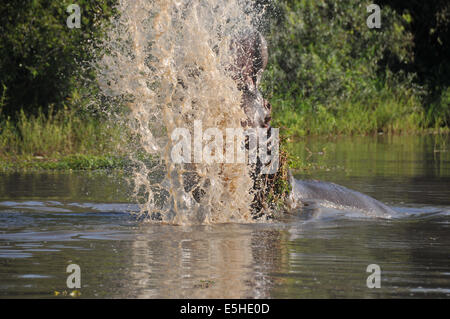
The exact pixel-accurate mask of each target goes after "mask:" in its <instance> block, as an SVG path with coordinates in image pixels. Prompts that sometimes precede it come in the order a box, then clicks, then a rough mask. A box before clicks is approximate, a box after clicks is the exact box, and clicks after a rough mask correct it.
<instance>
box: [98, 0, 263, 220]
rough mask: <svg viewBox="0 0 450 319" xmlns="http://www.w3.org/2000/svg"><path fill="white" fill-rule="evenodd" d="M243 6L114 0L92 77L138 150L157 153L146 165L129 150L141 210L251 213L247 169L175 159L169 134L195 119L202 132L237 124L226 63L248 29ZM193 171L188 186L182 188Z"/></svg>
mask: <svg viewBox="0 0 450 319" xmlns="http://www.w3.org/2000/svg"><path fill="white" fill-rule="evenodd" d="M247 2H248V3H247ZM250 7H251V4H250V1H240V0H230V1H222V0H208V1H206V0H162V1H157V0H156V1H146V0H120V1H119V3H118V6H117V9H118V11H119V12H120V15H119V17H118V18H116V19H115V20H114V21H112V28H111V29H110V31H109V33H108V36H107V40H106V41H105V43H104V45H103V46H104V48H105V49H106V52H107V54H105V55H104V56H103V58H102V60H101V61H100V68H99V70H98V73H99V83H100V86H101V88H102V91H103V93H104V94H105V95H106V96H109V97H119V98H120V100H121V101H127V103H126V104H127V107H128V109H129V110H130V117H129V121H128V124H129V126H130V127H131V129H132V132H133V133H134V135H135V136H136V137H137V139H138V145H139V147H138V149H139V150H140V151H143V152H144V153H145V154H149V155H151V156H152V158H153V160H155V159H158V160H159V165H149V164H148V162H145V161H143V160H142V157H140V158H139V159H138V157H137V156H132V157H133V159H134V162H135V167H136V168H135V170H134V184H135V193H136V194H137V196H138V199H139V201H140V203H141V211H146V212H149V213H150V214H151V215H152V216H154V217H157V218H159V219H161V220H162V221H164V222H170V223H176V224H192V223H198V222H204V223H216V222H228V221H230V220H234V221H249V220H250V209H249V208H250V204H251V200H252V196H251V194H250V190H251V186H252V183H251V179H250V177H249V172H248V167H247V166H246V165H245V164H209V165H208V164H203V163H201V164H195V165H180V164H174V163H173V162H172V161H171V158H170V153H171V149H172V141H171V140H170V138H169V137H170V136H171V133H172V132H173V130H174V129H175V128H187V129H188V130H189V131H190V132H191V136H193V134H192V133H193V123H194V121H201V123H202V125H203V129H204V130H205V129H207V128H210V127H214V128H218V129H219V130H221V131H222V132H225V129H226V128H239V127H241V121H242V120H243V119H245V114H244V113H243V111H242V109H241V107H240V100H241V92H240V91H239V90H238V89H237V87H236V83H235V82H234V81H233V79H232V78H231V76H230V74H229V68H230V64H231V63H233V59H234V57H233V54H232V49H231V43H232V40H233V38H235V37H236V36H237V35H238V34H241V33H243V32H248V31H249V30H252V29H253V26H252V21H254V20H255V17H256V15H255V14H252V13H249V12H252V10H249V8H250ZM203 143H205V142H203ZM161 171H163V172H165V174H161V173H160V172H161ZM158 172H159V174H158ZM193 176H195V181H194V182H195V185H196V186H197V187H189V186H187V185H190V184H192V178H193ZM198 194H201V196H199V195H198Z"/></svg>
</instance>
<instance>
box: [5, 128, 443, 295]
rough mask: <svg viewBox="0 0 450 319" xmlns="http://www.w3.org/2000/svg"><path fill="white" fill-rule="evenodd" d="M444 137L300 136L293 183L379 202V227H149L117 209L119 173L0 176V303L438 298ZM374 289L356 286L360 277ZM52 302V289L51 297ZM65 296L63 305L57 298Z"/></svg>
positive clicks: (343, 219)
mask: <svg viewBox="0 0 450 319" xmlns="http://www.w3.org/2000/svg"><path fill="white" fill-rule="evenodd" d="M449 142H450V138H449V136H423V137H417V136H416V137H399V136H389V137H388V136H376V137H354V138H339V139H333V138H330V139H308V140H305V141H296V142H292V143H290V148H291V150H290V151H291V152H292V153H293V154H296V155H298V156H300V157H302V158H304V159H307V161H308V162H309V163H312V165H311V166H312V168H311V169H310V170H309V171H308V173H305V172H304V171H296V172H295V175H296V177H298V178H314V179H320V180H326V181H332V182H335V183H339V184H341V185H344V186H346V187H349V188H352V189H355V190H358V191H361V192H363V193H365V194H368V195H370V196H373V197H375V198H376V199H378V200H381V201H383V202H385V203H387V204H388V205H390V206H391V207H393V208H394V209H395V210H396V211H398V212H399V216H398V217H396V218H393V219H389V220H386V219H374V218H367V217H366V216H364V215H355V214H354V213H349V212H340V211H334V212H333V211H331V212H330V211H329V212H327V213H326V214H322V215H317V216H305V215H299V216H287V217H286V218H285V219H283V220H282V221H277V222H271V223H256V224H216V225H206V226H173V225H159V224H158V225H156V224H151V223H146V222H142V221H141V220H139V219H138V218H136V217H135V215H134V214H132V213H131V212H133V211H136V210H138V207H137V206H136V205H135V204H133V203H130V201H129V198H131V196H130V195H131V194H130V190H129V187H128V186H127V183H126V182H125V177H124V176H122V175H123V173H117V172H67V173H66V172H65V173H55V172H41V173H36V172H33V173H8V174H5V173H3V174H0V297H1V298H10V297H13V298H14V297H27V298H28V297H33V298H35V297H38V298H64V296H63V294H65V293H64V291H67V292H68V293H70V292H72V291H73V290H74V289H69V288H67V285H66V280H67V277H68V276H69V273H66V267H67V266H68V265H69V264H77V265H79V266H80V269H81V288H80V289H77V290H78V291H79V292H81V298H83V297H84V298H104V297H108V298H136V297H137V298H143V297H149V298H246V297H248V298H335V297H339V298H391V297H397V298H398V297H402V298H404V297H406V298H429V297H438V298H448V297H449V296H450V265H449V261H450V259H449V256H450V232H449V231H450V187H449V186H450V152H449ZM370 264H376V265H378V266H379V267H380V269H381V273H380V278H381V288H372V289H370V288H368V287H367V277H368V276H370V275H371V273H368V272H367V271H366V270H367V266H368V265H370ZM55 292H59V293H60V294H59V295H58V296H55ZM69 298H71V297H69Z"/></svg>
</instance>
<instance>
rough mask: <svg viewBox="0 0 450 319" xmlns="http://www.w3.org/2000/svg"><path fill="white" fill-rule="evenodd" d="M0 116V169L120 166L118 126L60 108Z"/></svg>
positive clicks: (123, 163) (121, 136) (121, 164)
mask: <svg viewBox="0 0 450 319" xmlns="http://www.w3.org/2000/svg"><path fill="white" fill-rule="evenodd" d="M49 113H50V115H45V114H44V113H43V112H41V111H39V112H38V114H37V115H35V116H26V115H25V113H24V112H23V111H21V112H20V113H19V114H18V119H17V121H13V120H11V119H10V118H4V117H3V118H2V117H0V171H6V170H23V169H51V170H54V169H55V170H58V169H59V170H62V169H77V170H79V169H82V170H90V169H105V168H123V167H124V165H125V160H124V156H122V155H123V154H121V152H120V150H119V148H118V146H119V145H120V144H121V142H122V141H123V134H122V132H123V131H122V130H121V128H120V127H119V126H118V125H115V124H113V123H110V122H108V121H102V120H100V119H96V118H94V117H92V116H85V115H79V114H76V113H75V112H73V111H69V110H62V111H59V112H52V111H50V112H49Z"/></svg>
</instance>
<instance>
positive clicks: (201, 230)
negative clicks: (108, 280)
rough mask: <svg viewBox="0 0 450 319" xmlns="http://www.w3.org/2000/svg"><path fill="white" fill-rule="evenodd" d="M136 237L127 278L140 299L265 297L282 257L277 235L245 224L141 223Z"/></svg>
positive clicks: (268, 293)
mask: <svg viewBox="0 0 450 319" xmlns="http://www.w3.org/2000/svg"><path fill="white" fill-rule="evenodd" d="M254 226H255V225H254ZM268 232H269V233H268ZM140 236H142V237H141V238H138V239H137V240H136V241H135V242H134V243H133V249H132V251H133V267H132V268H131V270H132V273H131V276H132V278H133V279H132V280H133V281H135V282H137V285H138V287H139V289H138V292H137V295H136V296H137V297H141V298H144V297H145V298H268V297H270V289H271V288H272V287H273V285H274V282H273V279H272V278H271V277H270V273H271V272H273V271H275V270H276V269H279V268H280V264H281V263H282V258H283V257H282V256H283V250H282V249H280V247H279V245H280V238H278V237H279V236H280V232H278V231H270V230H260V231H257V230H255V229H251V228H249V226H248V225H232V224H227V225H218V226H192V227H186V228H182V229H180V228H179V227H176V229H173V228H172V227H164V228H161V227H158V228H155V226H151V225H146V226H145V232H144V231H143V232H141V235H140Z"/></svg>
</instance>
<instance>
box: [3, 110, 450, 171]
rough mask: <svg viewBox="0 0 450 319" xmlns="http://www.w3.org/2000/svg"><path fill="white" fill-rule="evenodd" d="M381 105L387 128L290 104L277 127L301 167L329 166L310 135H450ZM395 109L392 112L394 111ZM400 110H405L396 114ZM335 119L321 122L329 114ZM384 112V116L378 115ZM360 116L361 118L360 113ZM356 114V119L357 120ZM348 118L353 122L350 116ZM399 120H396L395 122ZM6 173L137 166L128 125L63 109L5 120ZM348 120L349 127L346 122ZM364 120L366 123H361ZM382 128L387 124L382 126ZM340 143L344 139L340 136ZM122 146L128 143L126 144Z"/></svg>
mask: <svg viewBox="0 0 450 319" xmlns="http://www.w3.org/2000/svg"><path fill="white" fill-rule="evenodd" d="M380 108H382V109H383V110H384V111H385V113H384V115H385V116H386V118H387V119H388V120H387V122H386V123H391V124H389V125H388V126H386V127H388V128H389V127H390V128H391V129H385V128H382V127H377V126H371V125H368V124H367V123H366V125H364V122H363V121H362V120H361V118H367V119H369V115H370V114H369V113H368V112H367V111H366V112H362V110H361V112H359V113H358V112H357V111H356V110H352V111H349V113H348V114H347V115H344V116H342V117H339V118H331V117H330V116H331V115H330V114H331V113H327V112H325V113H320V112H319V113H318V114H317V115H316V116H315V117H314V116H312V113H311V114H304V113H303V114H302V113H299V114H297V113H294V112H291V111H289V108H288V106H286V107H285V108H281V109H280V108H279V107H278V106H275V107H274V109H275V111H274V115H275V117H274V120H273V126H274V127H279V128H280V133H281V136H282V148H283V149H284V150H285V151H287V153H288V154H289V157H288V163H289V166H290V167H291V168H293V169H295V170H298V171H304V172H307V171H311V170H320V169H323V170H327V169H330V168H329V167H327V166H326V165H325V164H323V163H320V162H317V161H312V160H311V159H310V153H309V152H308V151H307V150H305V151H304V152H299V151H298V147H295V146H296V145H301V144H302V143H304V141H305V140H307V139H316V138H330V137H332V138H339V137H345V136H379V135H380V134H383V135H390V136H399V135H410V136H416V135H417V136H423V135H442V136H447V135H448V134H450V130H449V128H447V127H440V128H439V127H437V128H424V127H420V126H413V125H412V124H413V123H414V121H413V122H408V120H407V118H408V117H410V118H415V117H418V116H420V115H418V114H417V113H401V112H399V111H398V109H396V107H395V106H392V105H387V106H381V107H379V108H377V109H376V110H375V111H374V112H378V113H376V114H378V115H376V114H372V115H373V116H374V117H375V118H374V119H373V120H372V122H370V123H372V125H375V124H376V123H380V122H379V118H380V116H381V115H380V114H383V113H381V112H380V111H377V110H379V109H380ZM389 111H391V113H389ZM396 114H403V117H402V116H398V117H395V116H396ZM327 116H328V118H329V119H331V120H328V121H323V122H322V121H321V119H323V118H327ZM377 116H378V117H377ZM355 117H359V119H358V118H355ZM351 119H352V120H351ZM345 120H347V122H346V121H345ZM392 123H396V124H392ZM0 124H1V126H0V172H13V171H35V170H55V171H64V170H110V169H119V170H121V169H125V168H126V167H129V166H130V165H131V163H130V160H129V158H128V157H127V155H126V154H124V152H123V149H124V148H123V145H124V143H125V139H126V137H125V134H124V133H123V129H121V128H120V127H119V126H118V125H114V124H113V123H108V122H107V121H106V120H103V121H101V120H99V119H95V118H90V117H86V116H85V115H84V116H79V115H77V114H75V113H74V112H69V111H60V112H57V113H55V114H54V115H52V116H46V115H45V114H43V113H42V112H40V113H39V114H38V115H37V116H30V117H26V116H25V115H24V114H23V113H22V114H21V115H20V116H19V119H18V121H17V122H15V123H14V122H13V121H11V120H8V119H3V120H0ZM344 124H346V125H347V126H344ZM358 124H360V127H359V128H358ZM380 128H381V129H380ZM336 143H338V141H337V140H336ZM120 146H122V147H120Z"/></svg>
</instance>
